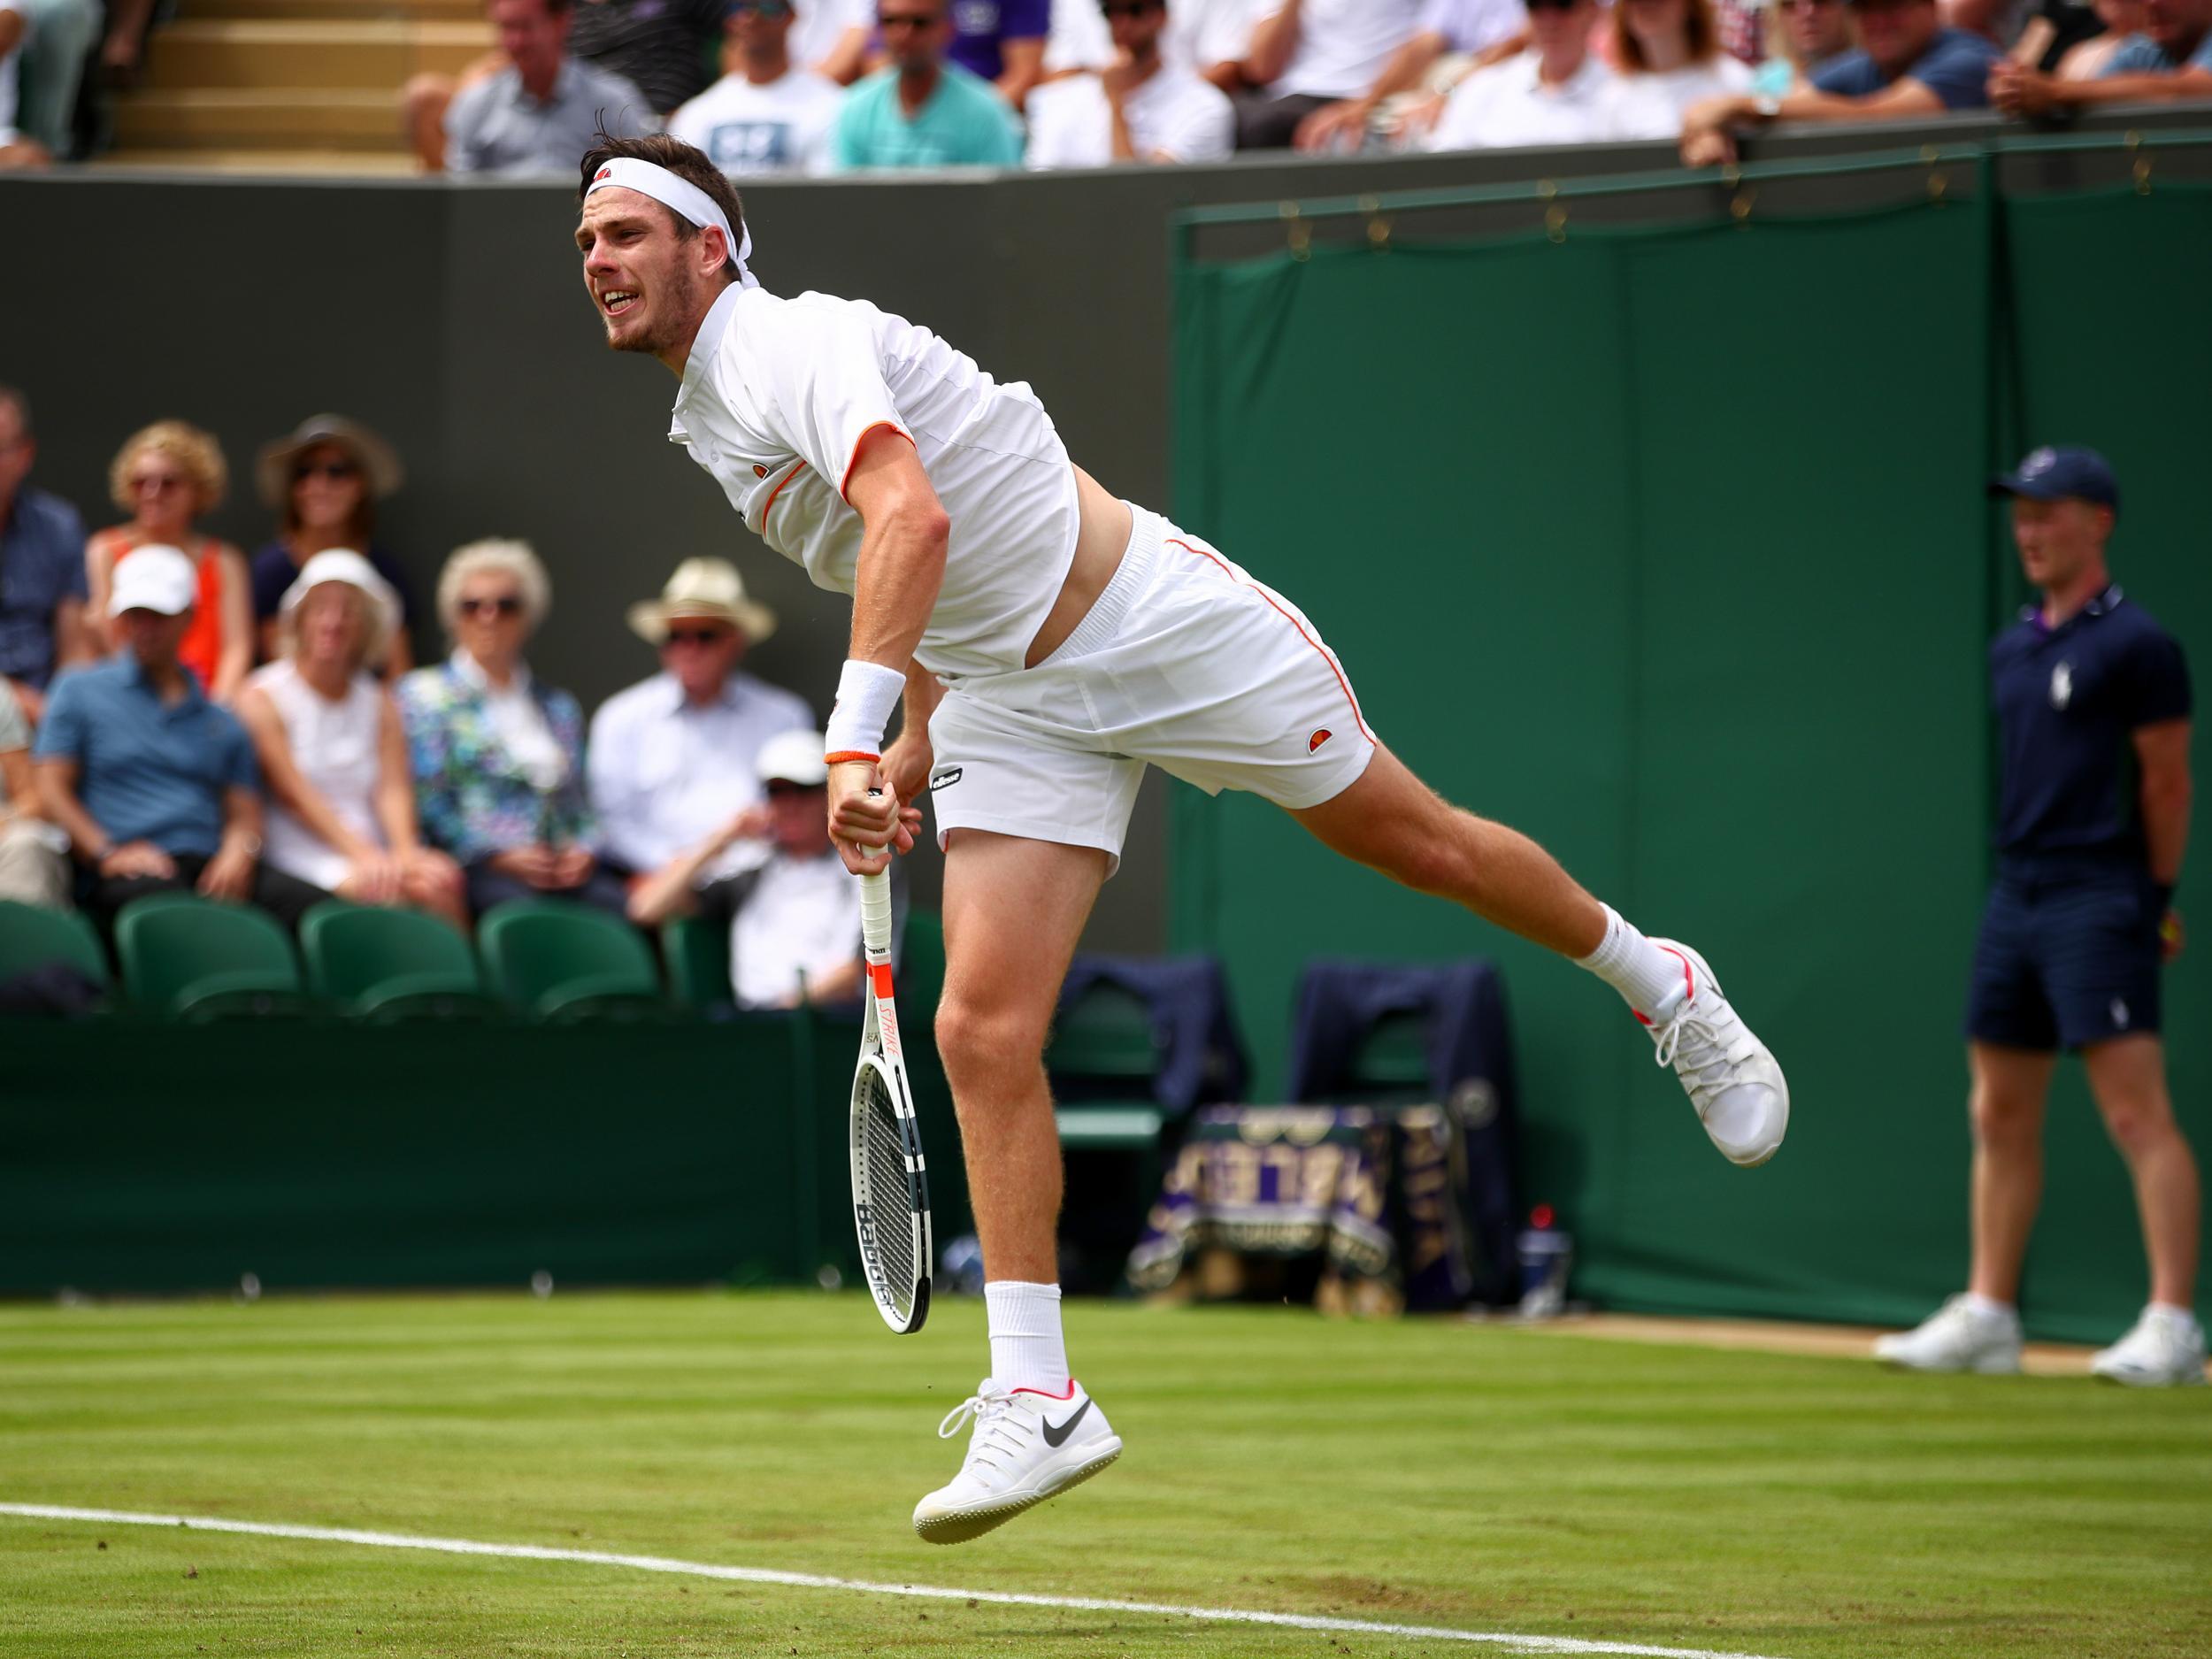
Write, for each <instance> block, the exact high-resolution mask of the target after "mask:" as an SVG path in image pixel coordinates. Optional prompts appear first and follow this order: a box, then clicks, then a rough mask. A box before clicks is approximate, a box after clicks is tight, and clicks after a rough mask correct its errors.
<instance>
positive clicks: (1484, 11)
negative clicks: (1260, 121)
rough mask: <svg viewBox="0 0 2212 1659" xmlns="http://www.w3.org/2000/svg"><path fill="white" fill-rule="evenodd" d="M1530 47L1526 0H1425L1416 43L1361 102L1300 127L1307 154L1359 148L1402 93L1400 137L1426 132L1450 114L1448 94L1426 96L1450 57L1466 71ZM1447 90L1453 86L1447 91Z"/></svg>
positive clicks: (1343, 102)
mask: <svg viewBox="0 0 2212 1659" xmlns="http://www.w3.org/2000/svg"><path fill="white" fill-rule="evenodd" d="M1527 43H1528V9H1527V7H1525V5H1523V4H1521V0H1426V4H1424V5H1423V6H1422V8H1421V19H1420V22H1419V25H1418V26H1417V27H1416V28H1415V30H1414V32H1413V36H1412V38H1411V39H1409V41H1407V42H1406V43H1405V44H1404V45H1403V46H1401V47H1400V48H1399V49H1398V50H1397V53H1396V55H1395V56H1394V57H1393V58H1391V60H1390V61H1389V63H1387V64H1386V65H1384V66H1383V72H1382V73H1381V74H1379V75H1378V76H1377V77H1376V78H1375V81H1374V84H1373V85H1372V86H1371V87H1369V88H1367V90H1366V91H1364V92H1363V93H1361V94H1360V95H1359V96H1356V97H1351V98H1342V99H1340V100H1338V101H1337V102H1336V103H1334V104H1325V105H1324V106H1323V107H1322V108H1320V109H1318V110H1316V111H1314V112H1313V113H1312V114H1311V115H1309V116H1308V117H1306V119H1304V120H1302V121H1301V122H1299V124H1298V134H1297V143H1298V148H1299V149H1301V150H1357V149H1359V148H1360V147H1361V146H1362V145H1363V143H1364V142H1366V139H1367V134H1368V133H1369V131H1370V130H1371V128H1373V127H1375V126H1376V125H1377V120H1376V118H1377V116H1378V115H1379V112H1380V111H1382V109H1383V108H1384V106H1385V105H1386V104H1389V103H1390V102H1391V100H1393V99H1398V98H1401V97H1402V95H1405V94H1411V95H1413V96H1412V97H1411V98H1409V99H1403V100H1402V101H1403V102H1404V103H1405V104H1407V105H1408V107H1406V108H1405V109H1403V110H1402V111H1400V116H1401V119H1399V120H1398V121H1397V122H1396V123H1394V127H1395V130H1396V132H1397V134H1398V135H1399V136H1401V137H1406V136H1413V137H1418V136H1421V135H1424V134H1427V133H1428V132H1429V131H1431V130H1432V128H1433V127H1435V125H1436V120H1437V118H1438V117H1439V116H1440V115H1441V114H1442V113H1443V112H1444V97H1443V96H1441V95H1430V94H1425V93H1424V92H1423V90H1422V88H1424V87H1425V85H1427V84H1428V83H1429V77H1430V76H1431V75H1432V73H1434V72H1435V71H1436V70H1437V69H1438V68H1439V67H1440V65H1442V64H1443V63H1444V62H1445V60H1446V59H1447V58H1452V57H1457V58H1463V59H1464V60H1465V61H1464V65H1463V69H1464V71H1465V72H1466V73H1471V72H1472V71H1474V70H1477V69H1484V68H1487V67H1488V66H1489V65H1492V64H1494V63H1497V62H1499V61H1501V60H1502V59H1504V58H1510V57H1511V56H1512V55H1513V54H1514V53H1515V52H1517V51H1518V50H1521V49H1522V47H1524V46H1525V45H1526V44H1527ZM1466 73H1461V74H1459V75H1457V76H1455V77H1454V78H1453V80H1452V82H1451V84H1452V85H1456V84H1457V83H1458V81H1463V80H1464V79H1466ZM1447 90H1448V88H1447Z"/></svg>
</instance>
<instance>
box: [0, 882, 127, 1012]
mask: <svg viewBox="0 0 2212 1659" xmlns="http://www.w3.org/2000/svg"><path fill="white" fill-rule="evenodd" d="M51 962H61V963H66V964H68V965H69V966H71V967H73V968H76V969H79V970H81V971H82V972H83V973H84V975H85V977H86V978H87V979H92V980H94V981H95V982H96V983H97V984H98V985H99V987H101V989H102V990H105V989H106V988H107V987H108V986H109V984H110V983H111V981H110V979H109V975H108V960H107V955H106V953H105V952H104V951H103V950H102V949H100V936H99V935H98V934H97V933H94V932H93V931H92V924H91V923H90V922H88V921H87V920H86V919H85V918H83V917H82V916H81V915H79V914H78V913H77V912H76V911H74V910H46V909H44V908H42V907H41V906H39V905H36V904H18V903H16V902H14V901H13V900H0V979H13V978H14V977H15V976H16V975H17V974H19V973H27V972H30V970H32V969H33V968H37V967H42V966H43V965H44V964H48V963H51Z"/></svg>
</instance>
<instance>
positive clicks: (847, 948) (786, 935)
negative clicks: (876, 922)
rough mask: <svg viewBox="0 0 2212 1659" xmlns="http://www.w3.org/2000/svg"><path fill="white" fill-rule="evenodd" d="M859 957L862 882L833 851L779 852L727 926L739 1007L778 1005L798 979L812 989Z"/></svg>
mask: <svg viewBox="0 0 2212 1659" xmlns="http://www.w3.org/2000/svg"><path fill="white" fill-rule="evenodd" d="M859 955H860V878H859V877H858V876H856V875H854V874H853V873H852V872H850V871H849V870H847V869H846V868H845V861H844V860H843V859H841V858H840V857H839V856H837V855H836V853H835V852H826V853H824V854H823V855H822V856H820V857H818V858H794V857H792V856H790V855H788V854H787V853H778V854H777V855H776V856H774V857H772V858H771V859H769V861H768V863H767V864H766V866H765V867H764V868H763V869H762V871H761V872H760V877H759V879H758V880H757V882H756V883H755V885H754V887H753V890H752V892H751V894H750V895H749V896H748V897H747V898H746V900H745V902H744V903H743V904H741V905H740V906H739V907H738V911H737V916H736V918H735V919H734V920H733V921H732V922H731V924H730V989H731V992H732V993H733V995H735V996H736V998H737V1005H738V1006H739V1007H740V1008H783V1007H788V1006H789V1005H790V1004H791V1003H793V1002H795V1001H797V999H798V995H799V984H800V979H801V976H804V978H805V979H806V981H807V983H809V984H817V983H818V982H820V981H821V980H822V979H826V978H827V977H828V976H829V975H830V974H832V973H833V972H836V971H837V970H838V969H839V968H841V967H843V966H845V964H848V963H849V962H851V961H852V960H853V959H854V958H855V957H856V956H859Z"/></svg>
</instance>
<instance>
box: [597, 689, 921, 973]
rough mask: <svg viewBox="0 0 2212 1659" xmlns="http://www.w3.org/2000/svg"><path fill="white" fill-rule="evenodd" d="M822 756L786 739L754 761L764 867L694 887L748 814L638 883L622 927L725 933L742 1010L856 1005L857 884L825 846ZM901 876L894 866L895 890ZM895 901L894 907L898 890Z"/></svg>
mask: <svg viewBox="0 0 2212 1659" xmlns="http://www.w3.org/2000/svg"><path fill="white" fill-rule="evenodd" d="M822 748H823V740H822V734H821V733H819V732H815V731H794V732H784V733H780V734H779V735H777V736H776V737H773V738H772V739H770V740H769V741H768V744H767V746H766V747H765V748H764V749H762V750H761V752H760V759H759V762H758V772H759V776H760V779H761V781H762V783H763V784H764V786H765V787H766V789H767V792H768V810H767V814H766V816H767V821H768V837H769V841H770V845H771V848H772V850H771V852H770V854H769V856H768V859H767V861H766V862H765V863H764V864H760V865H759V866H758V867H757V868H756V869H752V870H749V871H747V872H744V873H742V874H741V875H735V876H729V877H726V878H724V879H720V880H710V881H708V882H707V883H706V884H705V885H704V886H703V887H702V886H701V885H700V878H701V876H702V875H703V874H704V873H705V872H708V871H710V870H711V869H712V868H713V867H714V866H715V865H716V864H718V862H719V861H720V860H721V859H722V858H724V857H725V856H726V854H727V852H728V850H729V849H730V847H731V846H732V845H733V844H734V843H735V842H736V841H738V840H739V839H740V838H741V837H743V836H746V835H750V834H754V833H757V829H756V827H755V821H756V815H755V814H753V813H746V814H742V815H741V816H740V817H738V818H734V819H733V820H732V821H731V822H730V823H728V824H726V825H725V826H722V827H721V828H720V829H719V830H718V831H717V832H716V833H714V834H712V835H710V836H708V837H707V838H706V839H705V840H703V841H701V842H700V843H699V844H698V845H697V846H695V847H694V848H692V849H690V850H689V851H688V852H687V853H686V854H685V855H684V856H682V857H681V858H680V859H678V860H677V861H676V862H675V863H674V864H671V865H669V866H668V868H666V869H665V870H663V871H661V872H658V873H657V874H656V875H655V876H653V878H652V879H649V880H647V881H643V882H641V883H639V884H638V887H637V891H636V892H635V893H634V895H632V896H631V900H630V919H631V920H633V921H634V922H636V923H637V924H638V925H639V926H641V927H653V926H658V925H659V924H661V923H662V922H664V921H666V920H668V919H669V918H671V917H675V916H702V917H704V918H708V919H709V920H710V922H712V923H713V924H715V925H716V926H726V927H727V928H728V929H729V934H730V988H731V991H732V994H733V995H734V997H735V998H736V1002H737V1005H738V1006H739V1007H740V1008H749V1009H768V1008H796V1007H798V1006H799V1005H800V1004H801V1003H802V1002H809V1003H813V1004H817V1005H819V1004H822V1003H826V1002H853V1001H855V1000H856V999H857V998H858V997H859V995H860V988H861V984H862V979H861V975H862V969H863V958H862V956H861V952H860V878H859V877H858V876H856V875H853V874H852V873H850V872H849V871H847V870H846V868H845V861H844V860H843V859H841V858H840V857H839V856H837V851H836V849H835V848H833V846H831V844H830V833H829V789H828V781H829V767H828V765H827V764H826V763H825V762H824V761H823V759H822ZM901 870H902V866H900V865H898V864H894V865H893V866H892V879H893V880H894V882H895V883H896V882H898V880H899V877H900V874H901ZM893 895H894V902H898V903H901V904H902V899H903V895H902V888H901V887H898V886H895V887H893Z"/></svg>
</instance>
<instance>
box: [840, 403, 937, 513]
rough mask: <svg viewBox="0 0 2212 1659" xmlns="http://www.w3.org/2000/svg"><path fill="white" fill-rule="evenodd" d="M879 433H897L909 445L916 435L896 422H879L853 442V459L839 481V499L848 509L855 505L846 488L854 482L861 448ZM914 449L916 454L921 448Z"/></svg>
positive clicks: (918, 446) (916, 445) (846, 466)
mask: <svg viewBox="0 0 2212 1659" xmlns="http://www.w3.org/2000/svg"><path fill="white" fill-rule="evenodd" d="M879 432H895V433H897V434H899V436H900V437H902V438H904V439H905V440H906V441H907V442H909V443H914V434H912V433H910V432H909V431H908V430H907V429H906V428H905V427H904V426H901V425H899V423H898V422H897V421H895V420H879V421H877V422H876V423H875V425H873V426H870V427H869V428H868V429H867V430H866V431H865V432H863V433H862V434H860V435H859V436H858V437H857V438H855V439H854V440H853V458H852V459H851V460H849V461H848V462H846V463H845V476H844V477H842V478H841V479H840V480H837V494H838V498H839V499H840V500H841V501H842V502H843V503H845V504H846V505H847V506H848V507H849V506H851V505H852V504H853V503H852V497H851V496H849V495H846V494H845V486H846V485H848V484H849V483H851V482H852V481H853V468H855V467H856V466H858V465H860V446H861V445H862V444H864V443H865V442H868V440H869V438H870V436H871V435H872V434H875V433H879ZM914 447H915V450H916V452H917V453H919V451H920V449H921V446H920V445H919V444H915V445H914Z"/></svg>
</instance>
